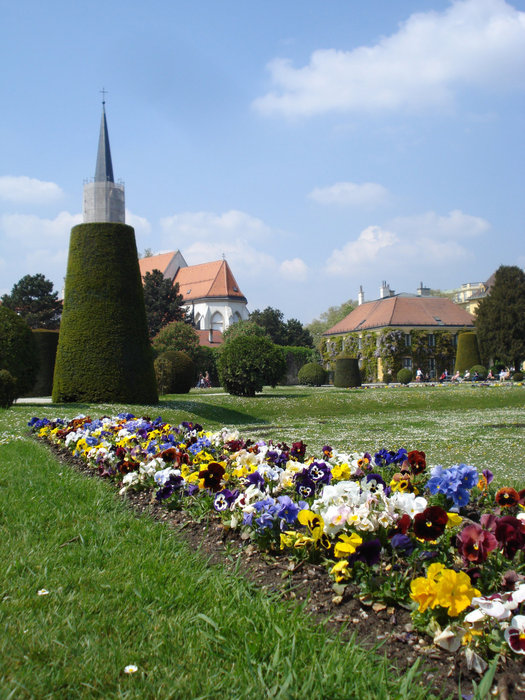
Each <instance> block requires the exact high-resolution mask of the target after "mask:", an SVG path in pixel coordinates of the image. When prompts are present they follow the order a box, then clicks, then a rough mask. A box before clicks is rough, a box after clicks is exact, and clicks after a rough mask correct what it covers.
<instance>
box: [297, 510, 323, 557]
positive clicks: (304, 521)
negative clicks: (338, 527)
mask: <svg viewBox="0 0 525 700" xmlns="http://www.w3.org/2000/svg"><path fill="white" fill-rule="evenodd" d="M297 520H298V521H299V522H300V523H301V525H304V526H305V527H306V528H307V529H308V531H309V532H310V534H311V536H312V538H313V540H314V542H315V543H317V542H319V544H320V545H321V546H322V547H324V548H325V549H330V540H329V538H328V536H327V535H326V533H325V532H324V521H323V519H322V518H321V516H320V515H317V513H314V512H313V511H311V510H307V509H304V510H300V511H299V513H298V515H297Z"/></svg>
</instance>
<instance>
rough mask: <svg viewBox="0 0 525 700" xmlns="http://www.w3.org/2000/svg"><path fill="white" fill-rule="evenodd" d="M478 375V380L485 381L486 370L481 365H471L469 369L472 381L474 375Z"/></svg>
mask: <svg viewBox="0 0 525 700" xmlns="http://www.w3.org/2000/svg"><path fill="white" fill-rule="evenodd" d="M476 372H477V374H478V376H479V378H480V379H486V378H487V374H488V370H487V368H486V367H483V365H473V366H472V367H470V378H471V379H473V377H474V373H476Z"/></svg>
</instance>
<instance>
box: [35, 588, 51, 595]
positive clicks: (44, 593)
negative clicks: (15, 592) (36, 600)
mask: <svg viewBox="0 0 525 700" xmlns="http://www.w3.org/2000/svg"><path fill="white" fill-rule="evenodd" d="M37 595H49V591H48V590H47V588H41V589H40V590H39V591H37Z"/></svg>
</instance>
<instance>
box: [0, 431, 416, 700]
mask: <svg viewBox="0 0 525 700" xmlns="http://www.w3.org/2000/svg"><path fill="white" fill-rule="evenodd" d="M0 464H1V471H0V501H1V510H0V513H1V515H0V531H1V533H0V534H1V536H0V556H1V558H2V561H3V562H4V566H3V567H2V568H1V573H0V588H1V592H2V605H1V607H0V623H1V628H2V634H1V636H0V697H2V698H57V697H61V698H62V697H67V698H82V697H89V698H146V697H148V698H203V699H204V698H219V697H227V698H282V699H284V698H286V699H288V698H290V699H291V698H304V697H308V696H310V697H312V696H313V697H330V698H347V697H357V698H361V697H369V696H371V697H377V698H403V697H411V698H422V697H423V695H425V696H428V691H427V689H426V688H424V687H423V686H422V685H420V684H418V683H417V682H416V680H415V679H414V675H413V674H408V675H407V676H405V677H404V678H401V679H400V678H398V677H397V676H396V674H395V673H393V672H392V669H391V668H390V667H389V664H388V661H386V659H384V658H383V659H379V658H378V657H376V656H374V655H373V654H371V653H369V652H365V651H363V650H361V649H360V648H359V647H358V646H356V645H355V644H353V643H348V642H346V643H345V642H343V641H342V640H341V639H339V638H336V637H334V636H331V635H329V634H328V633H326V632H325V631H324V630H323V628H322V627H320V626H316V625H315V624H314V623H313V622H312V621H311V620H310V619H309V618H308V617H307V616H306V615H305V613H304V612H303V610H302V609H301V608H300V607H298V606H293V605H291V604H285V603H283V602H282V601H279V600H278V599H277V598H276V597H275V596H272V595H271V594H269V593H267V592H264V591H260V590H257V589H255V588H254V587H253V586H251V585H250V584H249V583H248V582H247V581H246V580H244V579H243V578H242V577H239V576H235V575H234V574H230V573H228V572H227V571H226V570H225V569H223V568H222V567H213V568H210V566H209V564H208V562H207V561H206V560H205V558H204V557H202V556H200V555H199V553H198V552H190V551H189V550H188V548H187V547H186V546H185V545H184V543H183V542H181V541H180V540H179V539H178V538H177V535H176V533H174V532H173V531H170V530H168V528H166V527H165V526H164V525H162V524H159V523H156V522H154V521H152V520H150V519H148V518H138V517H136V516H135V515H133V514H132V513H131V512H130V511H129V510H128V509H127V508H126V507H125V505H124V504H123V503H122V502H120V501H119V500H118V499H116V498H115V496H114V490H113V489H112V488H111V487H110V485H108V484H106V483H105V482H102V481H98V480H94V479H87V478H86V477H84V476H82V475H81V474H79V473H77V472H75V471H74V470H72V469H70V468H69V467H67V466H64V465H62V464H61V463H60V462H58V461H57V460H56V459H55V458H54V457H53V456H52V455H51V454H50V453H49V452H48V450H47V449H46V448H45V447H44V446H42V445H40V444H36V443H32V442H25V441H10V442H9V443H8V444H4V445H2V446H0ZM205 534H206V533H205V532H204V531H203V536H205ZM43 589H45V590H46V591H48V593H47V594H46V595H38V591H42V590H43ZM128 664H136V665H137V667H138V671H137V673H135V674H133V675H126V674H125V673H124V672H123V670H124V668H125V667H126V666H127V665H128Z"/></svg>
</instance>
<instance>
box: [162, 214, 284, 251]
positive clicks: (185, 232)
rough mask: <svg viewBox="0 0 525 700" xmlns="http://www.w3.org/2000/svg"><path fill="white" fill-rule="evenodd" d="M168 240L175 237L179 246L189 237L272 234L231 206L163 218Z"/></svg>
mask: <svg viewBox="0 0 525 700" xmlns="http://www.w3.org/2000/svg"><path fill="white" fill-rule="evenodd" d="M160 225H161V228H162V231H163V235H164V240H166V239H167V236H169V237H171V238H174V239H175V241H176V242H175V247H178V248H181V247H182V246H183V245H185V242H186V241H187V240H188V238H189V239H190V240H191V239H192V238H193V239H212V240H213V239H216V238H217V237H222V238H223V239H230V240H231V239H236V238H237V237H238V236H242V237H243V238H245V239H262V238H265V237H267V236H268V235H270V234H271V233H272V230H271V229H270V228H269V227H268V226H266V224H264V223H263V221H261V219H258V218H256V217H254V216H250V215H249V214H245V213H244V212H242V211H237V210H236V209H231V210H230V211H227V212H224V213H223V214H216V213H214V212H206V211H200V212H183V213H182V214H174V215H173V216H168V217H165V218H163V219H161V221H160Z"/></svg>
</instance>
